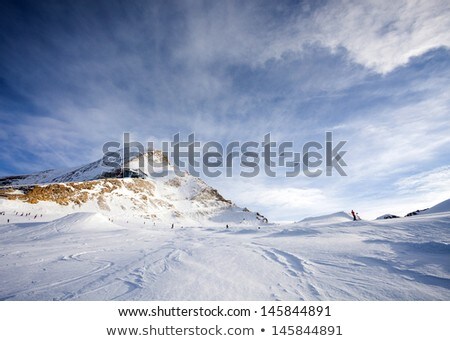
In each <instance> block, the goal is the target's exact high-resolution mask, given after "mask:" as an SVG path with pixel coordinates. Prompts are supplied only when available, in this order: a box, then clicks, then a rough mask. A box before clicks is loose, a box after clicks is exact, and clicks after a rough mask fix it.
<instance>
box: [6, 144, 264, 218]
mask: <svg viewBox="0 0 450 341" xmlns="http://www.w3.org/2000/svg"><path fill="white" fill-rule="evenodd" d="M147 157H151V158H153V160H154V161H157V162H160V164H163V165H165V166H166V167H167V172H168V174H167V176H164V177H157V176H152V171H151V170H152V169H151V167H149V163H148V162H147V160H148V159H147ZM140 158H141V159H142V160H144V162H143V167H139V161H140ZM142 160H141V161H142ZM141 165H142V163H141ZM124 169H125V171H124ZM124 173H126V174H124ZM0 204H1V207H2V209H5V208H6V209H7V208H11V209H14V210H15V211H16V212H18V214H19V215H20V214H22V213H24V212H33V216H35V215H37V217H36V218H38V217H40V215H41V214H44V215H47V216H48V215H49V214H52V215H54V217H55V218H57V217H59V216H61V217H62V216H64V215H66V214H71V213H75V212H100V213H101V214H103V215H105V216H107V217H108V218H109V219H111V220H116V221H117V220H120V221H126V222H128V221H136V222H137V221H139V222H140V223H141V224H143V223H144V224H145V223H147V224H172V223H178V224H196V225H199V224H200V225H203V224H204V223H205V222H216V223H217V224H224V223H231V224H244V225H248V224H250V225H259V224H263V223H264V222H266V220H265V217H264V216H261V215H259V214H257V213H254V212H250V211H248V210H246V209H241V208H239V207H237V206H236V205H234V204H233V203H232V202H231V201H230V200H227V199H225V198H224V197H223V196H222V195H221V194H220V193H219V192H218V191H217V190H216V189H214V188H212V187H210V186H208V185H207V184H206V183H205V182H204V181H203V180H201V179H200V178H197V177H193V176H191V175H190V174H189V173H187V172H185V173H184V174H183V176H179V175H177V174H175V172H174V169H173V167H172V166H171V165H170V164H169V161H168V160H167V159H166V158H165V157H164V155H163V154H162V153H161V152H160V151H149V152H147V153H146V154H144V155H139V156H135V157H133V158H131V159H130V162H128V163H127V164H126V165H125V167H122V166H117V167H103V166H102V160H98V161H95V162H92V163H89V164H87V165H84V166H81V167H75V168H71V169H65V170H47V171H42V172H38V173H34V174H30V175H19V176H9V177H4V178H0Z"/></svg>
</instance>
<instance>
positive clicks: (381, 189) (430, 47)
mask: <svg viewBox="0 0 450 341" xmlns="http://www.w3.org/2000/svg"><path fill="white" fill-rule="evenodd" d="M0 7H1V8H0V51H1V53H0V125H1V130H0V153H1V159H0V175H10V174H21V173H29V172H34V171H40V170H44V169H49V168H64V167H70V166H76V165H80V164H83V163H87V162H90V161H93V160H96V159H98V158H100V157H101V156H102V154H101V153H102V152H101V150H102V149H101V148H102V145H103V143H105V142H106V141H112V140H117V141H121V138H122V134H123V132H131V133H132V137H133V139H135V140H138V141H141V142H143V143H145V142H147V141H161V140H168V139H170V138H171V137H172V136H173V135H174V134H175V133H177V132H181V134H182V135H183V134H185V135H186V136H187V134H189V133H191V132H194V133H195V134H196V137H197V138H198V139H199V140H201V141H207V140H210V139H214V140H218V141H219V142H222V143H227V142H229V141H232V140H238V141H247V140H252V139H253V140H256V141H261V140H262V138H263V136H264V135H265V134H266V133H268V132H271V134H272V136H273V137H274V138H275V139H276V140H277V141H293V142H294V143H295V145H296V146H297V150H300V149H301V146H302V145H303V144H304V143H305V142H307V141H310V140H317V141H323V140H324V137H325V132H326V131H333V134H334V137H335V139H336V140H346V141H348V143H347V145H346V147H345V149H346V150H347V154H346V155H345V161H346V163H347V164H348V167H347V168H346V172H347V173H348V176H347V177H339V176H333V177H324V176H322V177H319V178H314V179H311V178H307V177H305V176H299V177H296V178H285V177H282V176H280V177H277V178H275V179H274V178H269V177H266V176H263V175H261V176H258V177H256V178H252V179H242V178H238V177H233V178H225V177H219V178H215V179H207V180H206V181H207V182H208V183H210V184H211V185H213V186H215V187H216V188H218V189H219V191H220V192H222V193H223V194H224V195H225V196H226V197H228V198H230V199H232V200H234V201H235V202H236V203H237V204H239V205H240V206H248V207H249V208H251V209H254V210H258V211H261V212H262V213H264V214H266V215H267V216H268V217H269V218H272V219H277V220H297V219H300V218H302V217H305V216H309V215H316V214H322V213H330V212H333V211H338V210H351V209H355V210H357V211H358V212H360V215H361V216H363V217H367V218H374V217H376V216H377V215H381V214H384V213H394V214H405V213H407V212H408V211H410V210H411V209H416V208H422V207H427V206H430V205H433V204H436V203H438V202H439V201H441V200H444V199H447V198H450V148H449V146H450V50H449V48H450V5H449V3H448V1H364V2H361V1H276V2H274V1H246V2H242V1H173V2H172V1H30V2H27V1H11V2H8V1H2V3H1V5H0Z"/></svg>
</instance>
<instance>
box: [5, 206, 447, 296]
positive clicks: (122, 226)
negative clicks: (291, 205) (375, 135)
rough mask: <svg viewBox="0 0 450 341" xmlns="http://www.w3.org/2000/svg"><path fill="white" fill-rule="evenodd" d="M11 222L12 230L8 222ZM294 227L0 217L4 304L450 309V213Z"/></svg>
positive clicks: (340, 217) (97, 216) (89, 215)
mask: <svg viewBox="0 0 450 341" xmlns="http://www.w3.org/2000/svg"><path fill="white" fill-rule="evenodd" d="M7 219H10V223H7ZM350 219H351V218H350V217H349V216H348V214H347V215H346V214H343V213H337V214H334V215H330V216H325V217H322V218H315V219H307V220H306V221H303V222H298V223H294V224H289V225H265V226H261V227H260V228H258V226H257V225H248V226H245V225H243V224H242V223H241V222H236V223H230V224H229V228H228V229H227V228H226V225H225V223H224V222H223V223H222V221H220V220H218V221H217V222H216V223H215V224H213V223H211V225H210V226H203V227H199V226H188V225H185V226H182V225H180V224H175V226H174V228H173V229H172V228H171V224H168V223H159V224H155V225H153V224H145V225H144V224H143V222H142V219H135V220H132V219H131V218H130V220H129V221H128V222H127V221H125V220H122V221H118V222H116V221H114V222H113V221H112V219H111V218H109V217H106V216H104V215H102V214H101V213H98V212H77V213H64V214H60V216H51V215H50V214H48V213H45V211H44V214H43V216H42V217H41V216H40V214H39V216H38V217H37V218H36V219H35V218H34V215H33V214H31V215H30V216H27V217H25V216H24V217H18V216H16V215H15V214H14V212H13V210H12V209H9V208H8V209H7V210H6V212H5V214H4V215H1V216H0V299H1V300H449V299H450V244H449V242H450V233H449V231H450V212H448V211H447V212H445V211H442V210H441V211H440V213H434V214H433V213H431V212H430V213H428V214H424V215H420V216H415V217H408V218H400V219H388V220H376V221H355V222H354V221H351V220H350Z"/></svg>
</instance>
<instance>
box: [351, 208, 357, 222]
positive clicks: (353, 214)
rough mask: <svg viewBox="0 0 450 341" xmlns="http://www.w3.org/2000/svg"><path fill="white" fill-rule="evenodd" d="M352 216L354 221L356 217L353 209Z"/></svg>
mask: <svg viewBox="0 0 450 341" xmlns="http://www.w3.org/2000/svg"><path fill="white" fill-rule="evenodd" d="M352 216H353V221H356V220H357V219H356V213H355V211H353V210H352Z"/></svg>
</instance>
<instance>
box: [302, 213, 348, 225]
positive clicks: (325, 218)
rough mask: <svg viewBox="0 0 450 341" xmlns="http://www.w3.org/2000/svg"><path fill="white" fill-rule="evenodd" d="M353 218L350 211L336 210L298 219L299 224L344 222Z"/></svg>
mask: <svg viewBox="0 0 450 341" xmlns="http://www.w3.org/2000/svg"><path fill="white" fill-rule="evenodd" d="M351 220H353V217H352V215H351V214H350V213H347V212H343V211H341V212H336V213H332V214H327V215H322V216H318V217H308V218H305V219H303V220H301V221H299V222H298V223H299V224H304V225H308V224H315V225H317V224H333V223H344V222H347V221H351Z"/></svg>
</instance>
